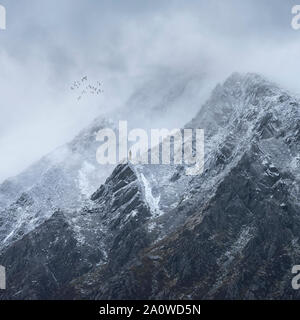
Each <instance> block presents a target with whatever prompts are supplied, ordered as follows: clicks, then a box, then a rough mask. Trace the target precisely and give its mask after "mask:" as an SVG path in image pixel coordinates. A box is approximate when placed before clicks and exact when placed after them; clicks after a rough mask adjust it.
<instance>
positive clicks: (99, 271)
mask: <svg viewBox="0 0 300 320" xmlns="http://www.w3.org/2000/svg"><path fill="white" fill-rule="evenodd" d="M299 106H300V105H299V103H298V101H297V100H296V99H294V98H293V97H292V96H291V95H289V94H288V93H287V92H285V91H283V90H281V89H280V88H278V87H277V86H276V85H274V84H272V83H270V82H268V81H266V80H265V79H263V78H262V77H260V76H257V75H253V74H247V75H239V74H233V75H232V76H231V77H230V78H229V79H227V80H226V82H225V83H224V84H223V85H219V86H217V87H216V89H215V90H214V92H213V93H212V96H211V98H210V99H209V100H208V101H207V102H206V103H205V104H204V105H203V106H202V107H201V109H200V111H199V113H198V114H197V115H196V117H195V118H194V119H193V120H192V121H191V122H190V123H188V124H187V125H186V128H204V129H205V167H204V172H203V174H202V175H199V176H193V177H190V176H186V175H185V166H184V165H182V166H173V165H170V166H163V165H158V166H152V165H138V166H132V165H119V166H118V167H117V168H116V169H115V170H114V172H113V173H112V174H111V175H110V177H109V178H108V179H107V180H106V182H105V184H103V185H102V186H101V187H100V188H99V189H98V190H97V191H96V192H95V193H94V194H93V195H92V198H91V201H88V202H85V206H84V208H83V209H80V208H78V209H77V210H63V216H64V217H67V219H65V220H66V221H67V223H66V226H65V229H64V230H61V232H60V235H59V236H58V240H57V247H55V250H57V260H56V257H55V250H54V249H53V247H52V246H49V245H47V243H48V240H47V237H51V235H52V236H53V237H54V235H56V231H55V230H52V229H53V226H55V224H56V223H59V222H58V221H59V220H60V219H61V218H60V217H59V216H56V215H54V216H53V217H52V218H51V219H50V220H47V219H45V222H43V223H42V224H40V226H39V227H37V228H35V229H34V230H33V231H31V232H30V230H28V232H29V233H28V234H27V235H25V236H22V234H20V235H19V238H22V237H23V238H22V239H20V240H19V241H17V242H16V243H14V244H13V245H10V246H9V247H8V248H6V249H5V250H4V251H3V253H2V255H1V256H0V263H1V264H3V265H5V263H7V264H8V265H9V267H8V269H9V268H10V269H11V270H12V271H11V273H10V274H9V277H11V279H13V277H14V274H15V273H16V272H18V271H17V270H20V269H18V268H21V266H22V263H21V262H20V261H18V262H17V263H15V264H14V263H13V259H14V258H15V257H16V255H18V252H22V254H23V256H25V259H26V260H25V261H29V260H30V259H32V258H33V255H32V254H31V253H30V252H34V253H35V254H36V253H38V257H39V258H38V260H41V261H46V263H48V264H50V265H52V264H54V265H55V266H56V263H58V262H59V257H60V253H59V250H62V251H63V250H66V248H68V250H70V255H71V256H72V257H74V259H71V258H70V259H69V260H68V261H69V264H68V265H67V267H69V268H70V267H71V266H72V264H73V263H75V262H74V261H75V260H77V261H79V262H80V263H78V268H75V269H74V273H72V274H71V275H70V276H66V275H65V274H64V271H63V269H61V268H60V267H55V268H52V267H51V271H52V273H53V274H54V276H55V278H56V279H59V281H58V283H54V282H53V277H52V274H50V273H49V272H48V273H47V272H46V271H45V270H44V269H42V266H41V267H40V268H38V270H37V271H36V269H35V268H32V269H33V270H34V271H33V272H32V271H30V270H31V269H30V270H29V269H26V273H25V274H26V276H25V277H24V279H25V280H24V282H20V283H21V285H20V286H19V285H18V283H15V282H14V280H12V283H13V286H12V288H13V289H12V291H9V292H8V293H7V295H6V297H9V298H18V297H20V298H29V299H30V298H41V297H43V298H51V297H54V296H55V298H62V299H64V298H71V299H80V298H85V299H157V298H165V299H172V298H184V299H195V298H202V299H215V298H217V299H241V298H242V299H263V298H268V299H276V298H299V295H298V292H297V291H295V290H293V289H292V288H291V279H292V274H291V269H292V266H293V265H295V264H299V263H300V250H299V249H300V243H299V238H300V235H299V232H300V231H298V230H300V229H299V223H300V221H299V217H298V212H299V204H300V201H299V200H300V191H299V178H300V175H299V166H300V158H299V154H300V144H299V139H300V135H299V132H300V109H299ZM83 136H86V137H87V139H88V140H89V138H88V137H89V136H90V135H83ZM80 140H81V141H82V139H80ZM84 140H85V139H84ZM10 189H11V188H10ZM12 189H13V188H12ZM33 200H34V199H32V197H30V196H28V194H23V195H22V196H21V198H20V199H19V200H18V201H19V202H18V204H16V205H15V208H16V209H15V210H16V212H17V210H18V207H19V206H20V205H22V206H23V207H28V208H29V209H28V212H29V213H30V212H31V209H30V208H31V206H32V202H33ZM11 209H12V208H9V209H8V210H11ZM37 215H38V214H37ZM15 216H17V214H12V217H15ZM12 219H14V218H12ZM7 221H8V220H7V219H6V220H5V219H3V218H2V220H0V228H1V225H2V228H3V226H4V225H5V224H6V223H7ZM49 221H50V222H49ZM10 223H11V224H13V223H14V221H13V220H12V222H10ZM60 224H62V223H60ZM62 225H63V224H62ZM44 230H47V232H44ZM37 237H39V241H37V240H36V238H37ZM72 244H73V245H72ZM75 244H76V245H75ZM75 247H76V248H77V249H78V248H79V249H78V251H76V249H75ZM29 248H30V250H29ZM59 248H61V249H59ZM73 252H77V255H75V256H73ZM92 253H94V255H93V256H91V257H90V256H89V255H90V254H92ZM2 261H4V262H5V263H2ZM44 264H45V263H44ZM19 265H20V266H19ZM35 277H37V278H38V279H43V282H42V281H40V282H41V283H45V285H44V286H46V287H47V288H48V287H49V288H51V289H49V290H48V291H49V292H51V294H50V293H49V296H48V297H47V296H44V293H43V285H42V286H37V287H35V286H34V285H33V284H32V283H30V281H31V282H32V281H34V280H33V278H35ZM51 277H52V278H51ZM27 279H29V280H27ZM31 279H32V280H31ZM25 283H26V285H25ZM23 284H24V285H23ZM23 287H25V289H23ZM21 290H23V291H22V293H20V295H19V296H18V295H16V293H17V292H18V291H21Z"/></svg>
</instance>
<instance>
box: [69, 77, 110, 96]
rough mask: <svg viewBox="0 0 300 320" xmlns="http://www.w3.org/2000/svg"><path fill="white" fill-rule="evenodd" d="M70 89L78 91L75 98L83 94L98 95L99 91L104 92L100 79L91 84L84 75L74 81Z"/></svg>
mask: <svg viewBox="0 0 300 320" xmlns="http://www.w3.org/2000/svg"><path fill="white" fill-rule="evenodd" d="M71 90H72V91H80V94H79V96H78V97H77V100H78V101H79V100H81V99H82V98H83V96H85V95H87V94H90V95H99V94H100V93H102V92H104V91H103V90H102V84H101V82H100V81H97V83H96V84H91V83H90V82H89V81H88V77H87V76H85V77H83V78H82V79H81V80H79V81H78V80H77V81H74V82H73V84H72V86H71Z"/></svg>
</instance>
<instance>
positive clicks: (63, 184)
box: [0, 70, 203, 251]
mask: <svg viewBox="0 0 300 320" xmlns="http://www.w3.org/2000/svg"><path fill="white" fill-rule="evenodd" d="M165 71H166V72H165V74H164V77H163V79H162V75H161V73H159V74H158V75H153V78H152V80H151V81H147V82H146V83H144V82H141V85H140V87H139V88H138V89H137V90H136V91H135V92H134V94H133V95H132V96H131V97H130V98H129V100H128V102H127V103H126V105H125V106H124V108H122V109H120V110H118V111H114V112H110V111H107V112H106V113H105V114H103V115H102V116H99V117H98V118H97V119H95V120H94V121H93V122H92V123H91V124H90V125H89V126H88V127H86V128H84V129H83V130H82V131H81V132H80V133H79V134H78V135H77V136H76V137H75V138H74V139H73V140H72V141H71V142H70V143H68V144H66V145H64V146H62V147H60V148H58V149H57V150H55V151H53V152H52V153H50V154H49V155H47V156H45V157H43V158H42V159H41V160H40V161H38V162H37V163H35V164H33V165H32V166H31V167H29V168H28V169H27V170H25V171H24V172H23V173H21V174H20V175H18V176H16V177H13V178H10V179H7V180H6V181H4V182H3V183H2V184H0V251H1V250H2V249H3V248H5V247H8V246H9V245H10V244H12V243H14V242H15V241H17V240H19V239H20V238H22V237H23V236H24V235H26V234H28V233H29V232H30V231H32V230H35V229H36V228H37V227H39V226H40V225H41V224H42V223H43V222H45V221H46V220H47V219H49V218H51V216H52V215H53V213H54V212H55V211H57V210H64V211H72V210H78V209H79V208H80V207H82V206H84V205H85V203H87V202H90V196H91V195H92V194H93V192H94V191H95V190H96V189H97V188H98V187H99V185H101V184H102V183H104V182H105V179H106V178H107V177H108V176H109V175H110V174H111V173H112V171H113V169H114V166H113V165H105V166H104V165H99V164H98V163H97V161H96V150H97V148H98V147H99V145H100V143H99V142H97V141H96V134H97V132H98V131H99V130H100V129H104V128H111V129H114V130H116V131H117V128H118V121H119V120H128V121H129V126H131V127H132V126H133V127H136V126H140V124H141V118H142V116H141V115H143V110H144V112H147V113H148V114H151V115H152V118H151V123H152V124H153V125H154V124H156V123H157V122H158V121H162V116H161V114H160V113H159V110H160V109H161V106H162V105H163V104H166V105H168V107H169V108H168V112H170V111H173V112H175V113H176V110H180V109H182V104H183V102H182V101H184V100H185V97H186V96H191V97H192V96H193V90H192V89H190V88H194V87H195V86H196V84H197V85H198V87H201V85H202V81H203V76H201V77H199V76H197V77H196V76H191V75H186V74H182V73H180V74H178V73H174V72H171V73H170V71H168V70H165ZM164 83H165V86H164V85H163V84H164ZM167 83H168V85H167ZM198 91H199V90H198ZM200 91H201V90H200ZM153 97H155V99H154V98H153ZM194 100H195V98H194ZM170 122H171V121H170ZM171 123H172V122H171ZM71 218H72V217H70V219H71Z"/></svg>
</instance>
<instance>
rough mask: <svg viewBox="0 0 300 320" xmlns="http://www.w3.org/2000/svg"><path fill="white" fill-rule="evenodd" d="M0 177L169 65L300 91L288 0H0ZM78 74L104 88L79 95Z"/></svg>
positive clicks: (299, 43)
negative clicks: (73, 87) (0, 10)
mask: <svg viewBox="0 0 300 320" xmlns="http://www.w3.org/2000/svg"><path fill="white" fill-rule="evenodd" d="M0 4H2V5H4V6H5V7H6V10H7V30H5V31H2V30H0V93H1V96H0V111H1V116H0V154H1V160H0V181H2V180H3V179H5V178H7V177H9V176H12V175H15V174H17V173H19V172H20V171H21V170H23V169H24V168H25V167H27V166H28V165H29V164H31V163H32V162H33V161H36V160H37V159H39V158H40V157H41V156H42V155H44V154H45V153H48V152H50V151H51V150H53V149H54V148H55V147H57V146H59V145H61V144H63V143H65V142H67V141H69V140H70V139H71V138H72V137H73V136H74V135H75V134H76V133H77V132H78V131H79V130H80V129H81V128H82V127H84V126H85V125H86V124H88V123H89V122H90V121H91V120H92V119H93V118H94V117H95V116H97V115H98V114H99V113H101V112H103V111H107V110H113V108H116V107H117V106H120V105H122V104H124V101H126V99H127V98H128V96H129V95H130V94H131V93H132V92H133V90H134V88H135V87H136V86H137V85H138V84H139V82H140V81H141V79H144V78H147V77H150V75H151V74H152V73H153V70H156V69H159V68H163V67H166V68H171V69H172V70H179V71H182V70H185V71H186V72H189V71H190V70H193V71H195V70H196V71H198V70H199V72H206V73H207V74H208V75H209V76H210V77H212V78H213V79H215V81H216V82H217V81H221V80H223V79H224V78H225V77H227V76H228V75H230V74H231V73H232V72H234V71H241V72H247V71H249V72H260V73H262V74H265V75H266V76H267V77H269V78H271V79H272V80H275V81H277V82H278V83H280V84H282V85H283V86H284V87H286V88H288V89H290V90H291V91H294V92H295V93H300V81H298V79H299V76H300V63H299V53H300V31H294V30H293V29H292V28H291V19H292V14H291V9H292V6H293V5H295V4H297V3H296V2H295V1H292V0H291V1H290V0H209V1H207V0H198V1H193V0H185V1H183V0H182V1H179V0H173V1H172V0H166V1H165V0H144V1H141V0H107V1H103V0H59V1H58V0H42V1H41V0H22V1H20V0H0ZM84 75H88V76H89V77H90V78H91V79H93V81H96V80H101V81H102V82H103V84H104V90H105V91H104V93H103V94H102V95H101V96H100V97H99V96H98V98H97V99H95V98H93V99H92V98H89V99H84V100H83V101H80V102H78V101H77V100H76V97H75V96H74V94H73V92H71V91H70V89H69V88H70V84H71V83H72V81H73V80H77V79H79V78H81V77H82V76H84Z"/></svg>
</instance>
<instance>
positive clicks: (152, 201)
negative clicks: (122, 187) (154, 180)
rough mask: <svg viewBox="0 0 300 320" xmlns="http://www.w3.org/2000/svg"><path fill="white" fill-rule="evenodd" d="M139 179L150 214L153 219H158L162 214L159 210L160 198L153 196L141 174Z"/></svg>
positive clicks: (148, 184)
mask: <svg viewBox="0 0 300 320" xmlns="http://www.w3.org/2000/svg"><path fill="white" fill-rule="evenodd" d="M141 178H142V182H143V184H144V189H145V199H146V201H147V203H148V205H149V207H150V210H151V213H152V215H153V216H154V217H159V216H161V215H162V214H163V212H162V211H161V210H160V208H159V201H160V196H158V197H157V198H155V197H154V196H153V194H152V189H151V186H150V183H149V182H148V180H147V179H146V178H145V176H144V175H143V174H142V173H141Z"/></svg>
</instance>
